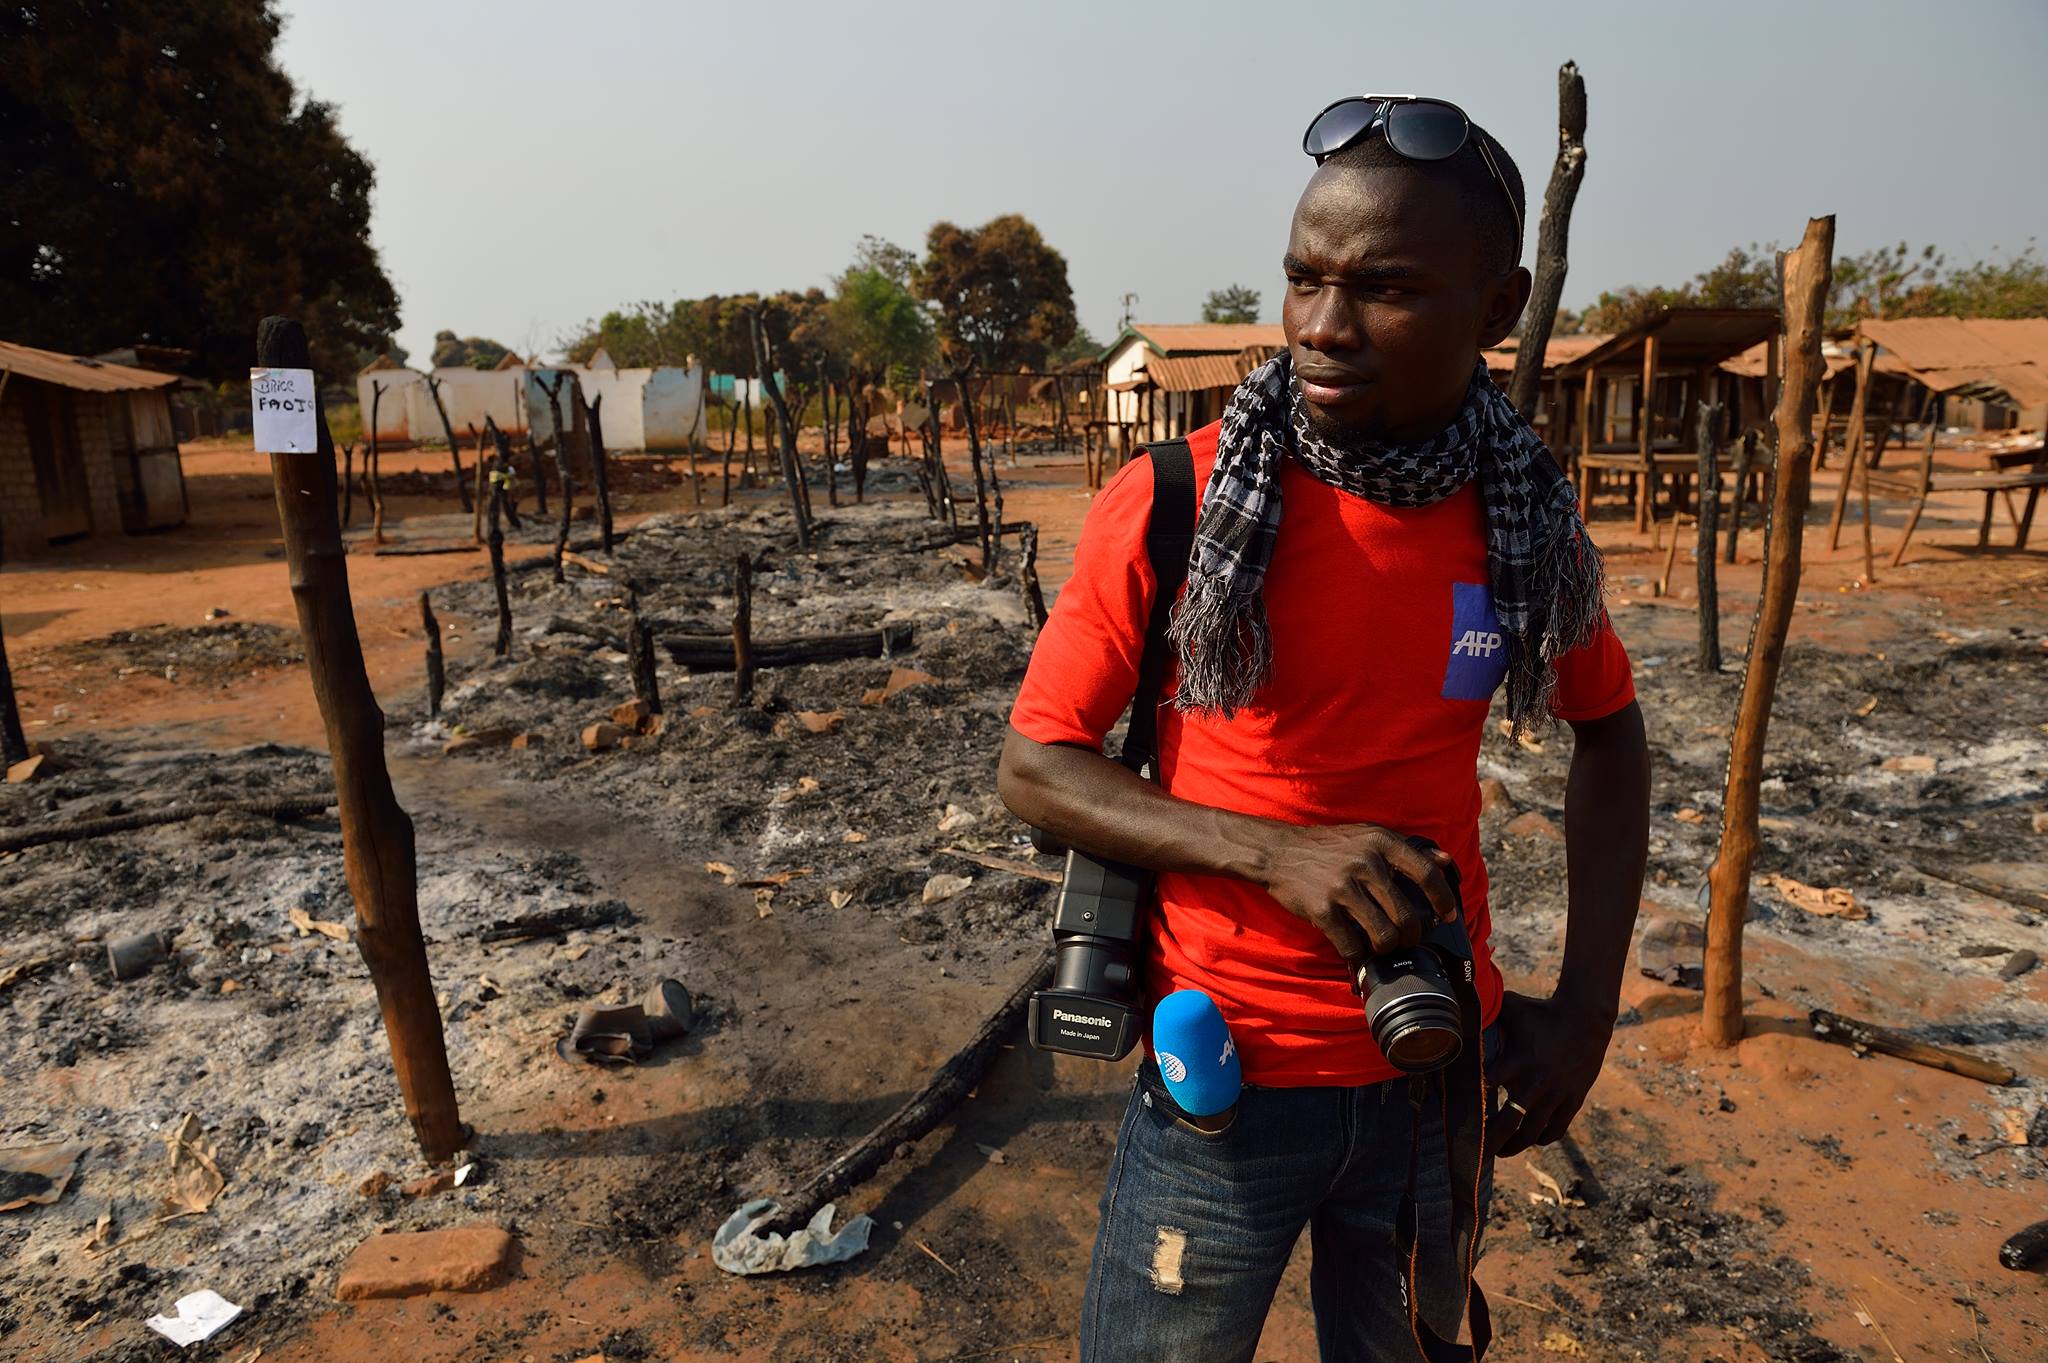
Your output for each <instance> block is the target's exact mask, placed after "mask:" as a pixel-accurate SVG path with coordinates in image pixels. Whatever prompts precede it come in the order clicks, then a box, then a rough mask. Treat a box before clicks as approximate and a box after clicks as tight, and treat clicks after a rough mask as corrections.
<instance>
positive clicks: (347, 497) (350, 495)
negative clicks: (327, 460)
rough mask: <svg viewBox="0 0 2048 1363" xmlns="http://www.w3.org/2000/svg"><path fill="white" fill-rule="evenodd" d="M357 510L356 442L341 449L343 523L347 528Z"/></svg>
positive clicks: (349, 443) (351, 442)
mask: <svg viewBox="0 0 2048 1363" xmlns="http://www.w3.org/2000/svg"><path fill="white" fill-rule="evenodd" d="M355 510H356V442H355V441H353V440H351V441H349V442H348V444H346V445H343V446H342V447H341V523H342V525H343V526H344V527H346V526H347V525H348V523H349V521H351V520H352V519H354V517H355Z"/></svg>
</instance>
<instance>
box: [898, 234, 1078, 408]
mask: <svg viewBox="0 0 2048 1363" xmlns="http://www.w3.org/2000/svg"><path fill="white" fill-rule="evenodd" d="M911 282H912V285H913V287H914V288H915V289H916V291H917V294H918V296H919V297H921V298H924V299H927V300H929V301H931V302H933V303H936V304H937V305H938V308H939V336H940V339H941V341H942V342H943V343H944V346H945V351H946V357H947V358H948V359H950V360H952V361H954V362H955V363H959V362H963V361H966V360H969V359H972V360H973V361H974V362H975V363H976V364H978V365H979V366H980V367H981V368H983V369H985V370H1003V369H1017V368H1020V367H1023V366H1027V365H1028V366H1030V367H1031V368H1034V369H1043V368H1044V367H1045V362H1046V357H1047V356H1048V355H1049V354H1050V353H1051V352H1052V351H1054V350H1057V349H1058V348H1059V347H1061V346H1063V345H1065V344H1066V343H1067V341H1068V340H1069V339H1071V338H1072V336H1073V334H1074V326H1075V320H1074V291H1073V290H1072V289H1071V288H1069V287H1068V285H1067V262H1066V258H1065V257H1064V256H1062V255H1061V254H1060V253H1059V252H1058V251H1055V250H1053V249H1052V247H1050V246H1048V245H1046V244H1045V239H1044V238H1043V237H1041V236H1040V235H1039V234H1038V229H1037V228H1036V227H1033V226H1032V225H1031V223H1030V222H1028V221H1027V220H1026V219H1024V218H1023V217H1021V216H1020V215H1018V214H1015V213H1009V214H1005V215H1004V216H1002V217H1000V218H995V219H992V220H991V221H989V222H986V223H984V224H982V225H981V226H980V227H975V228H962V227H956V226H955V225H953V224H952V223H950V222H941V223H935V224H933V226H932V230H931V232H930V234H929V235H928V236H927V237H926V238H925V255H924V259H923V260H922V261H920V262H919V263H918V266H917V269H916V270H915V272H914V273H913V275H912V279H911Z"/></svg>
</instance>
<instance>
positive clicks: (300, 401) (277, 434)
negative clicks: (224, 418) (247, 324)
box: [249, 369, 320, 454]
mask: <svg viewBox="0 0 2048 1363" xmlns="http://www.w3.org/2000/svg"><path fill="white" fill-rule="evenodd" d="M249 408H250V413H251V415H252V416H254V418H255V421H256V449H257V450H258V452H260V453H266V454H311V453H313V452H314V451H315V450H317V449H319V448H320V436H319V431H318V427H317V422H318V419H319V407H318V405H317V403H316V401H315V399H314V395H313V371H312V370H310V369H251V370H250V371H249Z"/></svg>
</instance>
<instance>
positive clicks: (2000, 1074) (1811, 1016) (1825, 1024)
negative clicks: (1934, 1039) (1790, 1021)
mask: <svg viewBox="0 0 2048 1363" xmlns="http://www.w3.org/2000/svg"><path fill="white" fill-rule="evenodd" d="M1806 1025H1807V1026H1809V1027H1811V1028H1813V1034H1814V1035H1815V1036H1817V1037H1819V1038H1820V1039H1821V1040H1822V1041H1832V1042H1834V1043H1835V1044H1836V1045H1837V1046H1847V1047H1849V1048H1850V1049H1851V1050H1853V1051H1855V1052H1856V1053H1857V1054H1859V1055H1862V1054H1865V1053H1875V1054H1877V1055H1889V1056H1891V1057H1893V1058H1894V1059H1898V1060H1910V1061H1912V1062H1913V1063H1914V1064H1916V1065H1925V1066H1927V1067H1928V1068H1929V1069H1934V1070H1947V1071H1948V1072H1949V1073H1950V1074H1959V1075H1961V1076H1962V1077H1963V1078H1965V1079H1974V1080H1976V1081H1977V1082H1978V1083H1980V1084H1998V1085H2004V1084H2010V1083H2012V1082H2013V1081H2014V1080H2015V1079H2017V1078H2019V1073H2018V1072H2017V1071H2016V1070H2014V1069H2013V1067H2012V1066H2010V1065H2008V1064H2006V1063H2004V1062H2003V1061H1999V1060H1989V1059H1986V1058H1985V1057H1983V1056H1981V1055H1972V1054H1970V1053H1969V1052H1968V1051H1959V1050H1957V1049H1955V1048H1954V1047H1953V1046H1936V1045H1934V1044H1933V1043H1931V1042H1926V1041H1918V1040H1915V1039H1914V1038H1912V1037H1910V1036H1907V1035H1906V1034H1905V1033H1904V1032H1895V1031H1893V1030H1892V1029H1891V1028H1889V1027H1880V1026H1878V1025H1877V1024H1876V1023H1874V1022H1865V1021H1863V1020H1862V1019H1861V1018H1852V1017H1849V1016H1847V1015H1845V1014H1842V1013H1831V1012H1829V1011H1828V1010H1827V1009H1825V1008H1815V1009H1813V1010H1812V1011H1811V1012H1809V1013H1808V1014H1807V1015H1806Z"/></svg>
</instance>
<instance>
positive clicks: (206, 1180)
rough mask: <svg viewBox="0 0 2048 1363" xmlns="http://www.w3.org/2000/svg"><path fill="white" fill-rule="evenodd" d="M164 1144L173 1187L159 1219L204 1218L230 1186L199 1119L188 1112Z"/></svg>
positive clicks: (166, 1191)
mask: <svg viewBox="0 0 2048 1363" xmlns="http://www.w3.org/2000/svg"><path fill="white" fill-rule="evenodd" d="M164 1145H165V1146H166V1147H168V1148H169V1150H170V1152H171V1165H170V1168H169V1170H168V1171H167V1172H168V1173H169V1175H170V1187H169V1188H168V1189H166V1190H165V1192H164V1204H163V1207H162V1209H161V1210H160V1211H158V1213H157V1217H156V1219H157V1220H159V1221H170V1220H173V1219H175V1218H177V1217H180V1216H199V1215H201V1214H202V1213H204V1212H205V1211H206V1210H207V1209H208V1208H209V1207H211V1206H213V1200H214V1199H215V1198H217V1197H219V1196H220V1195H221V1190H222V1189H224V1188H226V1187H227V1186H228V1181H227V1179H226V1178H225V1177H223V1176H222V1174H221V1172H220V1166H219V1165H218V1164H216V1163H214V1159H213V1143H212V1142H211V1141H208V1140H205V1139H203V1138H202V1137H201V1135H200V1132H199V1119H198V1118H197V1117H195V1116H193V1115H192V1114H191V1113H189V1112H188V1113H186V1114H185V1118H184V1120H183V1121H181V1122H179V1123H178V1129H177V1130H175V1131H173V1132H172V1133H171V1134H170V1135H168V1136H166V1137H165V1138H164ZM202 1338H203V1336H202Z"/></svg>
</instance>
